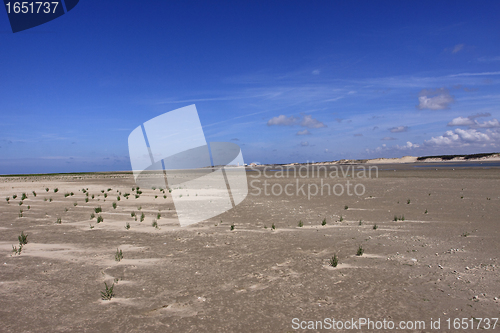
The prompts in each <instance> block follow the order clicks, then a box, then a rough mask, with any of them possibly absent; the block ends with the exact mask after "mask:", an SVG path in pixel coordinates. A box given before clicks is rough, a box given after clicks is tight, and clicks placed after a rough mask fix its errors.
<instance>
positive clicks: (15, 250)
mask: <svg viewBox="0 0 500 333" xmlns="http://www.w3.org/2000/svg"><path fill="white" fill-rule="evenodd" d="M22 250H23V246H22V245H19V248H17V246H14V245H12V252H14V254H18V255H20V254H21V251H22Z"/></svg>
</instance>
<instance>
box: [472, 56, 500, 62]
mask: <svg viewBox="0 0 500 333" xmlns="http://www.w3.org/2000/svg"><path fill="white" fill-rule="evenodd" d="M477 61H479V62H495V61H500V57H481V58H478V59H477Z"/></svg>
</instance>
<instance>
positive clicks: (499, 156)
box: [286, 153, 500, 166]
mask: <svg viewBox="0 0 500 333" xmlns="http://www.w3.org/2000/svg"><path fill="white" fill-rule="evenodd" d="M459 161H500V153H480V154H469V155H435V156H421V157H417V156H403V157H399V158H374V159H364V160H345V159H344V160H338V161H330V162H313V163H309V164H312V165H320V164H321V165H324V164H327V165H328V164H351V163H367V164H392V163H415V162H459ZM301 164H306V163H290V164H286V165H289V166H292V165H301Z"/></svg>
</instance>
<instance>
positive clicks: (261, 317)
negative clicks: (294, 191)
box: [0, 163, 500, 332]
mask: <svg viewBox="0 0 500 333" xmlns="http://www.w3.org/2000/svg"><path fill="white" fill-rule="evenodd" d="M427 165H429V163H427ZM379 170H380V171H379V177H378V178H374V179H357V180H356V179H355V180H351V181H352V182H354V183H363V185H364V186H365V188H366V191H365V193H364V194H363V195H362V196H356V195H353V196H348V195H342V196H332V195H330V196H327V195H323V196H316V197H312V198H311V199H310V200H308V199H307V197H304V196H302V195H294V196H287V195H284V194H282V195H280V196H273V195H270V196H265V195H263V194H262V195H259V196H255V195H253V194H252V193H255V191H254V190H252V189H251V190H250V194H249V195H248V197H247V198H246V199H245V200H244V201H243V202H242V203H241V204H240V205H238V206H237V207H236V208H234V209H232V210H230V211H228V212H226V213H223V214H221V215H219V216H217V217H215V218H212V219H210V220H208V221H205V222H202V223H199V224H196V225H191V226H188V227H184V228H180V227H179V226H178V224H177V221H176V216H175V210H174V205H173V202H172V195H175V190H174V191H173V192H172V193H169V192H168V191H165V194H164V193H162V192H160V190H159V189H155V190H153V189H140V191H142V194H140V195H139V198H136V197H135V193H136V191H132V188H133V187H135V183H134V180H133V177H132V175H131V174H128V173H114V174H113V173H106V174H82V175H53V176H31V177H0V198H1V202H0V211H1V214H0V256H1V258H2V259H1V261H0V304H1V305H0V323H1V325H0V331H2V332H293V331H295V330H294V329H293V326H292V320H293V318H299V319H300V320H305V321H307V320H314V321H316V320H323V319H324V318H335V319H336V320H343V321H346V320H351V318H354V319H357V318H360V317H364V318H370V319H371V320H373V321H376V320H383V319H386V320H393V321H395V322H396V323H397V322H399V321H402V320H404V321H410V320H413V321H416V320H422V321H425V323H426V327H425V329H419V330H415V331H421V332H435V331H455V330H453V329H452V330H448V329H446V327H445V324H444V321H445V320H446V319H447V318H452V320H453V319H454V318H469V319H470V318H473V317H474V318H498V317H500V301H499V300H498V298H499V297H500V288H499V285H500V275H499V268H500V267H499V265H500V263H499V257H500V237H499V236H500V231H499V230H500V209H499V208H500V169H499V168H498V167H492V168H483V167H475V168H467V167H457V168H451V167H441V165H439V164H436V167H434V166H432V167H425V168H415V167H414V165H412V164H406V165H386V166H384V165H380V166H379ZM248 176H249V178H248V180H249V181H251V180H254V179H255V178H252V177H250V176H256V173H253V174H252V173H249V174H248ZM259 179H260V180H261V181H264V180H265V178H264V177H263V176H261V178H259ZM267 180H268V182H269V183H270V184H276V183H278V184H281V185H286V183H289V182H290V179H276V178H271V179H267ZM300 181H301V182H306V183H307V182H311V183H312V182H314V183H318V182H319V181H320V180H319V179H318V178H308V179H306V180H304V179H301V180H300ZM345 181H346V180H345V179H336V180H332V179H329V180H328V182H330V183H335V182H339V183H344V184H345ZM306 186H307V185H306ZM46 188H48V189H49V190H48V192H47V191H46ZM56 188H57V189H58V192H57V193H55V192H54V189H56ZM87 188H88V193H89V196H88V198H89V200H88V202H86V201H85V198H87V195H86V194H85V193H84V192H83V191H82V189H87ZM108 189H109V190H108ZM33 191H35V192H36V194H37V195H36V196H34V194H33V193H32V192H33ZM103 191H104V192H103ZM71 192H73V195H71ZM22 193H26V195H27V197H28V198H27V199H25V200H21V197H22ZM120 193H121V195H120ZM125 193H130V196H129V197H128V199H126V198H125V197H124V194H125ZM65 194H69V195H68V196H65ZM104 194H107V197H106V198H105V197H104ZM13 195H17V198H16V199H14V198H13ZM92 195H93V196H94V198H93V199H92ZM164 195H165V196H166V198H164ZM118 196H120V200H119V201H118V200H117V197H118ZM6 197H9V198H10V200H9V201H8V202H7V201H6V200H5V198H6ZM50 199H52V201H51V200H50ZM408 200H409V202H408ZM21 201H22V204H21V205H20V204H19V203H20V202H21ZM113 203H116V208H113V206H112V205H113ZM28 206H29V209H28ZM99 206H100V207H101V208H102V212H101V213H98V214H95V212H94V209H95V208H97V207H99ZM346 206H347V207H346ZM139 208H140V210H139ZM346 208H347V209H346ZM21 209H22V210H23V212H22V217H20V210H21ZM132 212H135V213H136V216H137V217H138V220H137V221H136V220H135V218H134V217H132V216H131V213H132ZM92 213H94V214H95V215H96V217H94V218H91V214H92ZM142 213H144V215H145V217H144V221H143V222H141V221H140V216H141V214H142ZM158 213H160V214H161V217H160V218H159V219H158ZM403 215H404V221H403V220H399V219H398V221H394V216H397V217H402V216H403ZM98 216H102V218H103V219H104V220H103V221H102V222H101V223H97V221H96V219H97V217H98ZM58 218H60V219H61V223H60V224H58V223H56V222H57V219H58ZM153 219H157V223H158V228H154V227H153V226H152V221H153ZM323 219H326V225H322V221H323ZM299 221H302V223H303V226H302V227H299V226H298V223H299ZM360 221H361V223H360ZM127 222H128V223H129V225H130V229H128V230H127V229H126V228H125V226H126V223H127ZM273 224H274V226H275V230H273V229H272V228H271V226H272V225H273ZM375 224H376V225H377V229H374V228H373V226H374V225H375ZM231 225H234V226H235V227H234V230H233V231H231V230H230V229H231V228H230V226H231ZM22 231H23V232H24V233H25V234H27V235H28V244H27V245H25V246H24V247H23V249H22V252H21V254H20V255H17V254H14V253H13V252H12V246H13V245H14V246H18V236H19V235H20V234H21V232H22ZM360 245H361V246H362V247H363V249H364V254H363V255H362V256H356V252H357V250H358V247H359V246H360ZM117 249H121V250H122V252H123V259H122V260H121V261H119V262H118V261H115V253H116V250H117ZM334 254H336V255H337V256H338V258H339V265H338V266H337V267H335V268H333V267H331V266H329V264H328V260H329V259H330V258H332V256H333V255H334ZM104 282H106V283H107V284H108V285H111V284H113V283H115V284H114V294H115V297H114V298H112V299H111V301H106V300H101V291H103V290H104ZM431 318H432V319H433V320H436V319H437V318H441V329H440V330H432V329H430V326H429V322H430V320H431ZM498 326H499V325H497V328H496V330H498ZM298 331H303V330H298ZM310 331H321V330H310ZM363 331H370V330H367V329H364V330H363ZM379 331H380V330H379ZM382 331H388V330H382ZM400 331H402V330H400ZM403 331H404V330H403ZM408 331H412V330H408ZM460 331H469V330H460ZM474 331H475V330H474Z"/></svg>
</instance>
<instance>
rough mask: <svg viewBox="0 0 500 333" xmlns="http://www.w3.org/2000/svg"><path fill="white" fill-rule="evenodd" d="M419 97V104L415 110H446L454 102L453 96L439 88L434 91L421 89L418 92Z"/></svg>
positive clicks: (444, 89)
mask: <svg viewBox="0 0 500 333" xmlns="http://www.w3.org/2000/svg"><path fill="white" fill-rule="evenodd" d="M419 95H420V96H419V97H418V102H419V104H418V105H417V108H419V109H420V110H423V109H429V110H443V109H448V105H449V104H450V103H453V102H454V101H455V100H454V98H453V96H451V95H450V93H449V92H448V89H446V88H439V89H435V90H428V89H423V90H422V91H420V94H419Z"/></svg>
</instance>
